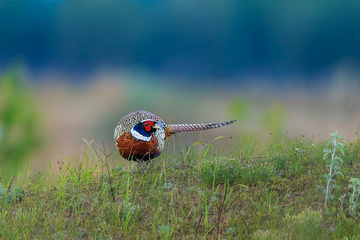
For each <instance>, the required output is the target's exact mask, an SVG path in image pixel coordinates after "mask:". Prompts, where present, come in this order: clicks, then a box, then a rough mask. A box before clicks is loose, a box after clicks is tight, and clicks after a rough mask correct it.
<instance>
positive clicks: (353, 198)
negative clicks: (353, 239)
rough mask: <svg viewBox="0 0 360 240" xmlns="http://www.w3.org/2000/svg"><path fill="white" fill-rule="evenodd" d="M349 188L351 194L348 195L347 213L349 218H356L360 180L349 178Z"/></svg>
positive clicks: (358, 205) (359, 205)
mask: <svg viewBox="0 0 360 240" xmlns="http://www.w3.org/2000/svg"><path fill="white" fill-rule="evenodd" d="M350 183H351V184H349V188H351V189H352V192H351V193H349V195H350V199H349V213H350V215H351V216H353V217H355V216H356V209H357V208H358V207H360V204H359V203H358V199H359V195H360V179H359V178H353V177H352V178H351V179H350Z"/></svg>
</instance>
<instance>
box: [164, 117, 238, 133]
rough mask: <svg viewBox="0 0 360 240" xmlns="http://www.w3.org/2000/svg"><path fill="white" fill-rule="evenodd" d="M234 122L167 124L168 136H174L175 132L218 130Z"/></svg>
mask: <svg viewBox="0 0 360 240" xmlns="http://www.w3.org/2000/svg"><path fill="white" fill-rule="evenodd" d="M234 122H236V120H232V121H228V122H222V123H199V124H169V125H168V128H169V132H170V134H174V133H177V132H190V131H201V130H208V129H213V128H219V127H222V126H225V125H229V124H232V123H234Z"/></svg>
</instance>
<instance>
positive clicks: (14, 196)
mask: <svg viewBox="0 0 360 240" xmlns="http://www.w3.org/2000/svg"><path fill="white" fill-rule="evenodd" d="M24 196H25V191H24V190H22V189H20V188H19V187H18V186H12V187H11V188H10V189H7V188H5V186H4V185H3V184H2V183H0V202H1V203H11V202H19V201H20V200H21V199H22V198H23V197H24Z"/></svg>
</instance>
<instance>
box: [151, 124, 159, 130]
mask: <svg viewBox="0 0 360 240" xmlns="http://www.w3.org/2000/svg"><path fill="white" fill-rule="evenodd" d="M152 128H155V129H160V127H159V125H157V124H155V125H154V126H153V127H152Z"/></svg>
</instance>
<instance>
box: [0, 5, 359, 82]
mask: <svg viewBox="0 0 360 240" xmlns="http://www.w3.org/2000/svg"><path fill="white" fill-rule="evenodd" d="M359 12H360V2H359V1H355V0H348V1H338V0H320V1H307V0H306V1H304V0H296V1H288V0H279V1H263V0H252V1H238V0H229V1H224V0H210V1H209V0H206V1H205V0H193V1H192V0H169V1H163V0H158V1H148V0H131V1H115V0H104V1H98V0H77V1H74V0H53V1H51V0H50V1H45V0H33V1H28V0H16V1H7V0H0V29H1V31H0V52H1V54H0V68H4V67H6V66H7V65H8V64H9V63H11V62H12V61H13V60H14V58H15V59H16V58H20V59H21V60H25V61H27V63H28V65H29V66H30V67H31V68H32V69H34V70H43V69H60V70H61V69H62V70H64V69H65V70H70V71H72V70H74V71H79V70H80V71H83V72H87V73H88V72H91V71H92V70H93V69H95V68H96V67H99V66H106V67H108V66H110V67H118V66H122V67H128V66H131V67H133V66H139V67H146V68H149V69H150V70H154V71H160V72H162V73H165V74H171V75H179V74H180V75H186V76H187V77H189V76H190V77H198V76H213V77H226V78H229V77H232V76H234V75H236V74H242V75H246V74H254V73H256V74H268V75H271V74H273V75H274V76H275V77H276V78H277V79H281V78H280V77H281V76H282V75H287V74H293V73H300V72H301V73H302V74H314V73H315V74H316V73H317V72H319V71H322V70H324V69H326V68H328V67H331V66H332V65H334V64H337V63H338V62H339V61H344V60H345V61H352V62H357V61H358V60H359V59H360V44H359V42H360V17H359ZM17 60H18V59H17Z"/></svg>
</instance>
